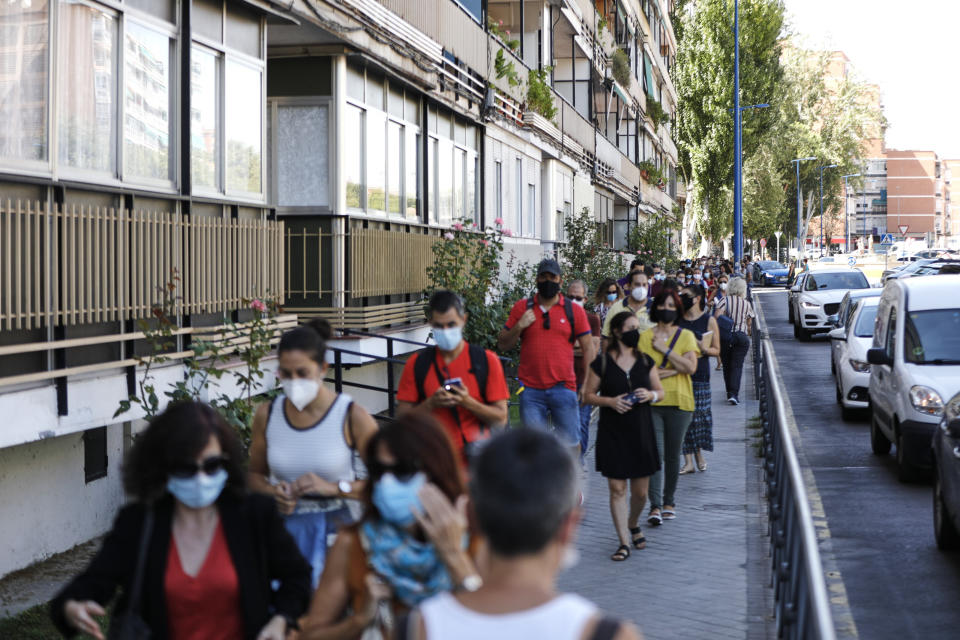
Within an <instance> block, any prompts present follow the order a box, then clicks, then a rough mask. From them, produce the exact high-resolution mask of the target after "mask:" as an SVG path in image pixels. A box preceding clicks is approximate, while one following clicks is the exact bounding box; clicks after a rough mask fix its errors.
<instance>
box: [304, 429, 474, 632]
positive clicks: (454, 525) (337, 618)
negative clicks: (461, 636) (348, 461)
mask: <svg viewBox="0 0 960 640" xmlns="http://www.w3.org/2000/svg"><path fill="white" fill-rule="evenodd" d="M367 466H368V468H369V470H370V485H369V486H368V487H367V491H366V494H365V496H364V498H365V503H366V508H367V511H366V515H365V517H364V519H363V520H362V521H361V522H360V523H358V524H357V525H355V526H353V527H349V528H346V529H343V530H341V532H340V534H339V535H338V536H337V540H336V542H335V543H334V545H333V547H332V548H331V549H330V556H329V560H328V562H327V565H326V567H324V570H323V576H322V577H321V579H320V585H319V586H318V587H317V590H316V592H315V593H314V594H313V600H312V602H311V603H310V610H309V612H308V613H307V615H306V616H305V617H304V618H303V619H302V620H301V621H300V628H301V633H300V636H299V638H300V640H353V639H355V638H359V637H361V636H364V637H366V633H367V632H371V633H373V634H376V633H377V632H379V633H380V634H382V637H384V638H389V637H391V633H392V631H393V629H394V624H393V623H394V621H396V620H397V619H398V618H399V617H400V616H402V615H403V614H405V613H406V612H408V611H409V610H410V609H411V608H413V607H415V606H416V605H418V604H420V603H421V602H423V601H424V600H426V599H427V598H429V597H430V596H433V595H435V594H437V593H440V592H442V591H450V590H453V589H457V588H461V589H467V590H471V591H472V590H476V589H478V588H479V587H480V586H481V584H482V581H481V580H480V577H479V576H478V575H477V572H476V569H475V568H474V564H473V560H472V559H471V557H470V555H469V554H468V552H467V550H466V549H465V541H466V535H465V533H466V525H467V516H466V501H467V498H466V495H465V491H464V486H463V480H462V475H461V472H460V470H459V466H458V463H457V459H456V454H455V453H454V449H453V445H452V443H451V442H450V439H449V436H448V435H447V434H446V432H445V431H444V430H443V429H441V428H440V427H439V426H438V425H437V424H436V422H434V421H433V419H432V418H431V417H430V416H428V415H424V414H420V413H408V414H407V415H405V416H404V417H403V418H401V419H400V420H399V421H398V422H395V423H393V424H390V425H387V426H386V427H384V428H383V429H382V430H381V431H379V432H378V433H377V434H375V435H374V436H373V437H372V438H371V439H370V443H369V445H368V448H367ZM378 637H379V636H378Z"/></svg>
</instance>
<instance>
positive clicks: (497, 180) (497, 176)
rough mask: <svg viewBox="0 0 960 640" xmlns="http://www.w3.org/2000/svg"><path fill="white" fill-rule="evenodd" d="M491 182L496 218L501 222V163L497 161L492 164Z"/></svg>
mask: <svg viewBox="0 0 960 640" xmlns="http://www.w3.org/2000/svg"><path fill="white" fill-rule="evenodd" d="M493 181H494V194H493V195H494V198H495V199H496V200H495V202H494V207H495V212H496V214H497V215H496V217H497V218H499V219H500V220H503V163H502V162H500V161H499V160H498V161H497V162H495V163H494V164H493Z"/></svg>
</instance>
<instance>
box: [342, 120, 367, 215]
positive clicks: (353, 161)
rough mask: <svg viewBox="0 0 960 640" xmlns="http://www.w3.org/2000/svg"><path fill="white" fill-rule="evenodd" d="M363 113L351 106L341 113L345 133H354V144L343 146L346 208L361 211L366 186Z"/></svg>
mask: <svg viewBox="0 0 960 640" xmlns="http://www.w3.org/2000/svg"><path fill="white" fill-rule="evenodd" d="M363 116H364V112H363V109H359V108H357V107H355V106H353V105H352V104H348V105H347V106H346V109H344V113H343V120H344V122H343V126H344V127H345V128H346V130H347V131H356V132H357V134H356V135H357V138H356V140H355V142H356V144H348V145H345V147H344V150H343V156H344V167H343V173H344V176H345V177H346V181H347V189H346V192H347V207H348V208H353V209H362V208H363V207H364V196H365V195H366V193H365V192H366V185H365V184H364V181H363V150H364V148H365V147H366V144H365V138H366V132H365V129H364V118H363Z"/></svg>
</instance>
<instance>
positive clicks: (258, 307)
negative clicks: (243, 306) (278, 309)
mask: <svg viewBox="0 0 960 640" xmlns="http://www.w3.org/2000/svg"><path fill="white" fill-rule="evenodd" d="M250 308H251V309H253V310H254V311H260V312H261V313H262V312H264V311H266V310H267V305H265V304H264V303H263V301H262V300H253V301H252V302H251V303H250Z"/></svg>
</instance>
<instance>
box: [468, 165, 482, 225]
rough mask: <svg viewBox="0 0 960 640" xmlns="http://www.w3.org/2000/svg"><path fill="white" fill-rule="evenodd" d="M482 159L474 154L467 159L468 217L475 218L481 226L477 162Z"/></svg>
mask: <svg viewBox="0 0 960 640" xmlns="http://www.w3.org/2000/svg"><path fill="white" fill-rule="evenodd" d="M479 162H480V159H479V158H478V157H477V156H476V155H475V154H474V155H473V156H472V159H471V158H470V157H468V159H467V184H466V187H467V213H466V218H467V219H469V220H473V221H474V222H476V223H477V225H478V226H479V224H480V222H479V220H478V218H479V216H480V211H479V208H478V206H477V163H479Z"/></svg>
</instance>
